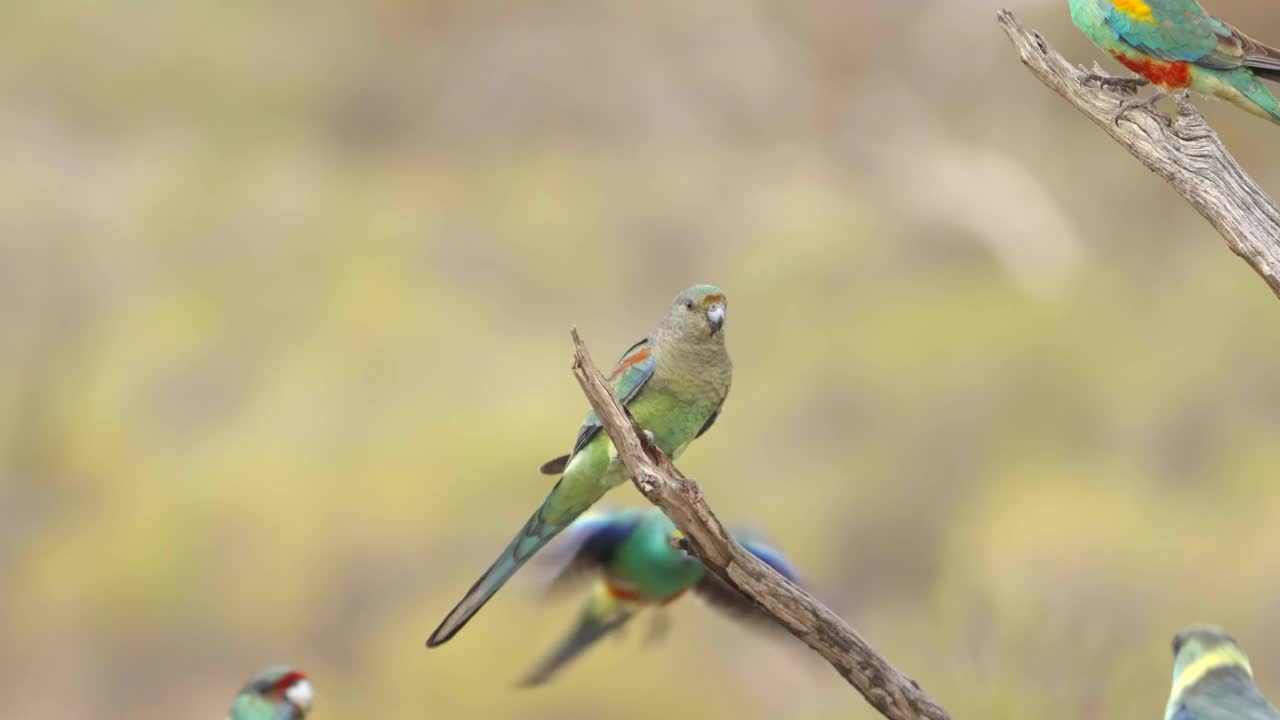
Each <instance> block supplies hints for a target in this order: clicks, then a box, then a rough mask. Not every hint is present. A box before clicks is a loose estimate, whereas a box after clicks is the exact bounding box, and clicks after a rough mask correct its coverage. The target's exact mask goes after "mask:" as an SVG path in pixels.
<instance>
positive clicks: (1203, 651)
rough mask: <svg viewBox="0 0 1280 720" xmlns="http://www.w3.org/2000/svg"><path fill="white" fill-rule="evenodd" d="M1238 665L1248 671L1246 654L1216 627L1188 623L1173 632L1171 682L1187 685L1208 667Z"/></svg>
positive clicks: (1200, 676)
mask: <svg viewBox="0 0 1280 720" xmlns="http://www.w3.org/2000/svg"><path fill="white" fill-rule="evenodd" d="M1233 667H1238V668H1241V669H1243V670H1244V671H1245V672H1247V673H1249V674H1250V675H1252V674H1253V671H1252V669H1251V668H1250V667H1249V658H1248V657H1247V656H1246V655H1245V654H1244V651H1243V650H1241V649H1240V646H1239V645H1238V644H1236V640H1235V638H1233V637H1231V636H1230V635H1228V634H1227V633H1226V631H1225V630H1223V629H1222V628H1220V627H1215V626H1213V625H1192V626H1190V627H1188V628H1184V629H1183V630H1182V631H1181V632H1179V633H1178V634H1177V635H1174V636H1173V685H1174V691H1175V694H1176V692H1177V691H1179V690H1182V689H1185V688H1187V687H1190V686H1191V685H1193V684H1195V682H1196V681H1197V680H1199V679H1201V678H1203V677H1204V676H1205V675H1206V674H1207V673H1208V672H1209V671H1210V670H1216V669H1220V668H1233Z"/></svg>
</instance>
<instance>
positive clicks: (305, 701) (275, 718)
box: [227, 665, 311, 720]
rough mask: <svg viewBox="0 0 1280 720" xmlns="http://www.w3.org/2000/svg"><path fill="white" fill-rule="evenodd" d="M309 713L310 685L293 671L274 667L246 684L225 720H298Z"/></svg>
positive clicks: (297, 672)
mask: <svg viewBox="0 0 1280 720" xmlns="http://www.w3.org/2000/svg"><path fill="white" fill-rule="evenodd" d="M310 710H311V683H310V682H308V681H307V676H306V675H304V674H302V673H301V672H299V671H297V670H294V669H293V668H290V667H286V666H284V665H276V666H274V667H269V668H267V669H266V670H263V671H262V672H260V673H258V674H257V675H255V676H254V677H253V679H252V680H250V681H249V683H248V684H247V685H245V686H244V689H243V690H241V691H240V694H239V695H237V696H236V700H235V702H234V703H232V705H231V712H230V713H229V714H228V715H227V720H302V718H304V717H306V716H307V713H308V712H310Z"/></svg>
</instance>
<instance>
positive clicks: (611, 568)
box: [521, 509, 796, 687]
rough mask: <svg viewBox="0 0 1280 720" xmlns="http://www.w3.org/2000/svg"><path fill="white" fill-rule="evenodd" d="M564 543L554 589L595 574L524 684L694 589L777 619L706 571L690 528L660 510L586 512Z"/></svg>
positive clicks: (770, 556)
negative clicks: (565, 629)
mask: <svg viewBox="0 0 1280 720" xmlns="http://www.w3.org/2000/svg"><path fill="white" fill-rule="evenodd" d="M567 540H568V542H567V543H566V548H565V549H564V552H565V554H567V555H569V556H570V559H569V560H568V562H567V563H564V567H563V569H562V570H560V572H559V573H558V574H557V575H556V576H555V579H554V580H553V581H552V584H551V590H552V591H553V592H558V591H562V590H564V589H565V588H567V587H577V586H578V585H579V583H578V581H581V580H583V579H588V578H593V579H594V580H595V582H594V583H592V593H591V597H590V599H588V601H587V603H586V605H585V606H584V607H583V608H582V612H581V613H580V614H579V616H578V622H577V624H576V625H575V626H574V628H573V630H572V631H571V632H570V633H569V635H568V636H567V637H565V639H564V640H563V641H561V643H560V644H559V645H558V646H556V648H555V649H554V650H552V651H551V653H549V654H548V655H547V657H546V658H545V659H543V660H542V662H540V663H539V664H538V666H537V667H535V668H534V669H533V671H532V672H530V673H529V674H528V675H527V676H526V677H525V678H524V680H523V681H522V682H521V684H522V685H524V686H526V687H529V686H533V685H540V684H542V683H544V682H546V681H548V680H550V679H551V677H552V676H553V675H554V674H555V673H556V672H557V671H559V670H560V669H561V668H562V667H564V666H565V665H566V664H568V663H569V662H570V661H572V660H573V659H575V658H577V657H578V656H579V655H581V654H582V653H583V652H584V651H586V650H587V649H588V648H590V647H591V646H592V645H594V644H595V643H596V642H597V641H599V640H600V639H601V638H603V637H604V636H606V635H608V634H610V633H612V632H614V631H615V630H618V629H619V628H621V627H622V626H623V625H625V624H626V623H627V621H629V620H630V619H631V618H633V617H635V615H636V614H637V613H638V612H640V611H641V610H644V609H645V608H650V607H661V606H664V605H667V604H668V603H671V602H673V601H675V600H676V599H678V598H679V597H680V596H681V595H683V594H684V593H685V591H687V590H690V589H692V590H693V591H694V592H695V593H697V594H698V595H699V596H700V597H701V598H703V599H704V600H706V601H707V602H709V603H712V604H715V605H717V606H719V607H720V608H722V609H724V610H726V611H728V612H730V613H733V614H735V615H737V616H739V617H743V618H749V619H754V620H759V621H762V622H771V618H769V617H768V616H767V615H765V614H764V613H761V612H760V611H759V610H757V609H756V607H755V605H754V604H752V602H751V601H750V600H748V599H747V598H746V597H744V596H743V595H741V594H740V593H739V592H738V591H737V590H735V589H733V588H732V587H730V586H729V585H727V584H726V583H725V582H724V581H723V580H721V579H720V578H719V577H717V576H716V575H714V574H712V573H709V572H707V570H706V568H705V567H703V565H702V563H701V562H700V561H699V560H698V559H697V558H695V557H693V556H692V555H690V554H689V553H688V552H687V551H686V550H685V549H684V545H683V543H682V541H683V535H682V534H681V533H680V531H678V530H677V529H676V526H675V525H673V524H672V523H671V520H670V519H668V518H667V516H666V515H664V514H663V513H662V511H661V510H657V509H649V510H624V511H619V512H613V513H607V514H601V515H594V516H584V517H582V518H580V519H579V520H578V521H577V522H575V523H574V524H573V525H572V526H570V528H569V530H568V537H567ZM739 542H741V543H742V545H743V547H745V548H746V549H747V550H749V551H750V552H751V553H752V554H753V555H755V556H756V557H758V558H760V560H761V561H763V562H765V563H766V564H768V565H769V566H770V567H772V568H773V569H774V570H777V571H778V573H779V574H781V575H783V576H784V577H786V578H787V579H788V580H791V581H792V582H795V581H796V575H795V572H794V571H792V569H791V566H790V565H789V564H788V563H787V561H786V560H785V559H783V557H782V556H781V555H779V554H778V553H777V552H776V551H774V550H773V549H772V548H769V547H767V546H766V545H764V544H763V543H761V542H758V541H753V540H749V539H741V538H740V539H739Z"/></svg>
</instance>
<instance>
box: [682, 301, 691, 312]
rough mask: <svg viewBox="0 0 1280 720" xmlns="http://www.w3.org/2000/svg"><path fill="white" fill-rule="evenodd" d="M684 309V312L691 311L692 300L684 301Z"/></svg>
mask: <svg viewBox="0 0 1280 720" xmlns="http://www.w3.org/2000/svg"><path fill="white" fill-rule="evenodd" d="M684 309H685V310H692V309H693V301H692V300H685V301H684Z"/></svg>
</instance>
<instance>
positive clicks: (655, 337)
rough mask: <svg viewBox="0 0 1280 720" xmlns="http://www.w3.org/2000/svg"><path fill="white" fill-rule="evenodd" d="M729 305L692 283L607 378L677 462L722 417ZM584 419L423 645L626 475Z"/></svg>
mask: <svg viewBox="0 0 1280 720" xmlns="http://www.w3.org/2000/svg"><path fill="white" fill-rule="evenodd" d="M725 309H726V302H725V296H724V293H723V292H721V291H720V289H719V288H717V287H715V286H712V285H694V286H693V287H691V288H689V289H687V290H685V291H684V292H682V293H680V294H679V295H677V296H676V298H675V300H674V301H673V302H672V303H671V307H670V308H669V309H668V310H667V314H666V316H665V317H663V319H662V321H661V322H659V323H658V327H657V328H656V329H655V330H654V331H653V332H652V333H651V334H650V335H649V337H647V338H645V339H643V340H641V341H640V342H638V343H636V344H635V345H632V346H631V349H629V350H627V351H626V352H625V353H623V355H622V359H620V360H619V361H618V363H617V364H616V365H615V366H614V368H613V372H612V373H610V375H609V381H610V383H611V384H612V386H613V392H614V394H615V395H616V396H617V397H618V399H619V400H620V401H622V403H623V404H624V405H626V407H627V409H628V410H629V411H630V412H631V415H632V416H633V417H634V418H635V419H636V421H637V422H639V423H640V425H641V427H643V428H645V429H646V430H648V431H649V432H650V433H652V434H653V441H654V443H655V444H656V445H657V446H658V447H659V448H660V449H661V450H662V452H664V453H666V454H667V455H668V456H669V457H671V458H673V459H674V458H677V457H679V456H680V454H681V453H682V452H684V450H685V448H687V447H688V446H689V443H691V442H693V440H694V439H695V438H698V437H700V436H701V435H702V434H703V433H705V432H706V431H707V430H708V429H709V428H710V427H711V424H712V423H714V422H715V420H716V417H717V416H719V414H720V407H721V406H722V405H723V404H724V399H725V396H727V395H728V394H729V383H730V381H731V379H732V377H733V365H732V363H730V362H729V353H728V351H727V350H726V349H725V344H724V322H725ZM602 430H603V427H602V426H601V424H600V421H599V420H598V419H597V418H596V416H595V413H589V414H588V415H587V419H586V420H585V421H584V422H583V424H582V427H581V428H580V429H579V430H578V438H577V440H576V441H575V442H574V444H573V450H572V451H571V452H570V453H569V454H568V455H564V456H561V457H558V458H555V459H554V460H549V461H547V462H546V463H543V465H542V468H541V471H542V472H543V473H544V474H548V475H555V474H559V475H560V480H559V482H557V483H556V484H555V487H553V488H552V489H551V493H550V494H549V495H547V498H546V500H543V502H542V505H541V506H540V507H539V508H538V509H537V510H536V511H535V512H534V513H533V516H532V517H530V518H529V520H528V522H526V523H525V524H524V527H522V528H520V531H519V532H517V533H516V536H515V537H514V538H513V539H512V540H511V543H510V544H509V545H507V548H506V550H504V551H503V552H502V554H501V555H500V556H498V559H497V560H495V561H494V563H493V565H492V566H491V567H490V568H489V569H488V570H487V571H485V574H484V575H482V576H480V579H479V580H477V581H476V583H475V585H472V586H471V589H470V590H468V591H467V594H466V595H465V596H464V597H463V598H462V600H461V602H459V603H458V605H457V606H456V607H455V608H454V609H453V610H452V611H451V612H450V613H449V615H448V616H447V617H445V619H444V622H442V623H440V627H438V628H436V630H435V632H433V633H432V634H431V637H430V638H429V639H428V640H427V647H434V646H436V645H439V644H441V643H443V642H445V641H447V640H448V639H449V638H451V637H453V636H454V635H455V634H456V633H457V632H458V631H459V630H461V629H462V626H463V625H465V624H466V623H467V621H468V620H470V619H471V617H472V616H474V615H475V614H476V612H477V611H479V610H480V608H481V607H483V606H484V604H485V603H486V602H488V600H489V598H491V597H493V595H494V593H496V592H497V591H498V589H499V588H501V587H502V585H503V583H505V582H506V581H507V580H508V579H509V578H510V577H511V576H512V575H514V574H515V572H516V570H518V569H520V566H521V565H524V563H525V562H527V561H528V560H529V558H530V557H532V556H533V554H534V553H536V552H537V551H538V550H539V549H540V548H541V547H542V546H543V545H546V544H547V542H549V541H550V540H551V538H553V537H555V536H556V534H557V533H559V532H560V531H561V530H563V529H565V528H566V527H568V526H569V523H571V522H573V520H574V518H576V517H578V516H579V515H581V514H582V513H583V512H584V511H585V510H586V509H587V508H589V507H591V506H592V505H593V504H594V503H595V502H596V501H597V500H599V499H600V498H601V496H603V495H604V494H605V493H606V492H608V491H609V490H610V489H611V488H614V487H616V486H618V485H620V484H622V483H624V482H626V481H627V480H629V479H630V476H629V475H628V474H627V472H626V468H625V467H623V465H622V462H621V461H620V460H619V459H618V458H617V457H616V456H615V454H614V448H613V443H611V442H610V441H609V436H608V435H607V434H606V433H604V432H602Z"/></svg>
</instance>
